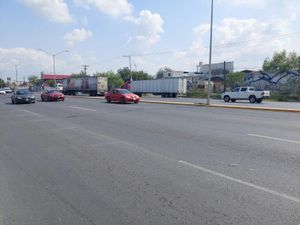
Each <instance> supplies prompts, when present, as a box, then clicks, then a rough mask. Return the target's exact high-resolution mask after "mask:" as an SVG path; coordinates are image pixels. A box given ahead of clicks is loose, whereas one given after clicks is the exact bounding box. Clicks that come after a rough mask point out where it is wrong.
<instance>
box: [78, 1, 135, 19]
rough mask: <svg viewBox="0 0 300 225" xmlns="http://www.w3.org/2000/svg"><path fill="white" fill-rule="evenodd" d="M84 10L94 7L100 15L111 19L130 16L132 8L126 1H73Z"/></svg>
mask: <svg viewBox="0 0 300 225" xmlns="http://www.w3.org/2000/svg"><path fill="white" fill-rule="evenodd" d="M74 2H75V4H78V5H82V6H84V7H85V8H90V7H96V8H97V9H98V10H100V11H101V12H102V13H105V14H108V15H110V16H113V17H121V16H127V15H130V14H131V12H132V9H133V6H132V5H131V4H130V3H129V2H128V1H127V0H74Z"/></svg>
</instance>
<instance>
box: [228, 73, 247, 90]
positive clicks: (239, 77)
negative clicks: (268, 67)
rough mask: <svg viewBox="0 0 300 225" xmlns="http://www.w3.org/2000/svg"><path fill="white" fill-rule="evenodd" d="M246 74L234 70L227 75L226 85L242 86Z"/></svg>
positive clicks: (231, 86)
mask: <svg viewBox="0 0 300 225" xmlns="http://www.w3.org/2000/svg"><path fill="white" fill-rule="evenodd" d="M244 78H245V74H244V73H242V72H233V73H228V74H227V75H226V87H230V88H233V87H238V86H242V85H243V82H244Z"/></svg>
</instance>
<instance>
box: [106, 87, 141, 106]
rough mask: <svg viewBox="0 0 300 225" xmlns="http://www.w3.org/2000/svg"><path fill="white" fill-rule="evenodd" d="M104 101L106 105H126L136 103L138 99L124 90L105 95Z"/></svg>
mask: <svg viewBox="0 0 300 225" xmlns="http://www.w3.org/2000/svg"><path fill="white" fill-rule="evenodd" d="M105 99H106V101H107V102H108V103H111V102H120V103H123V104H125V103H128V102H134V103H138V102H139V101H140V97H139V96H138V95H136V94H134V93H132V92H130V91H128V90H126V89H118V88H116V89H113V90H111V91H109V92H108V93H106V94H105Z"/></svg>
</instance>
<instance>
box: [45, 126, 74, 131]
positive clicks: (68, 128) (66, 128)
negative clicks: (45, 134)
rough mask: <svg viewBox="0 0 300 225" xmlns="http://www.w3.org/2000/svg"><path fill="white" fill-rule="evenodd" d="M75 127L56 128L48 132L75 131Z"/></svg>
mask: <svg viewBox="0 0 300 225" xmlns="http://www.w3.org/2000/svg"><path fill="white" fill-rule="evenodd" d="M75 129H77V127H57V128H50V129H49V130H50V131H60V130H75Z"/></svg>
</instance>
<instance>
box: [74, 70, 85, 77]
mask: <svg viewBox="0 0 300 225" xmlns="http://www.w3.org/2000/svg"><path fill="white" fill-rule="evenodd" d="M71 77H88V75H85V73H84V71H80V73H72V74H71Z"/></svg>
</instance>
